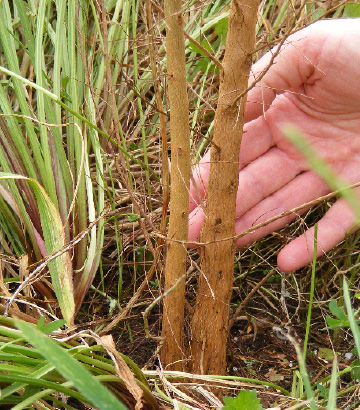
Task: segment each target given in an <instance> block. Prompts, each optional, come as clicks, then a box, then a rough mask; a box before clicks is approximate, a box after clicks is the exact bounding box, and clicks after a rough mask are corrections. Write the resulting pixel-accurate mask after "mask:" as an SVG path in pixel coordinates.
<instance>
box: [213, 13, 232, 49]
mask: <svg viewBox="0 0 360 410" xmlns="http://www.w3.org/2000/svg"><path fill="white" fill-rule="evenodd" d="M228 27H229V19H228V18H224V19H221V20H220V21H218V22H217V23H216V26H215V32H216V34H217V35H218V36H219V37H220V41H221V43H222V44H225V42H226V35H227V31H228Z"/></svg>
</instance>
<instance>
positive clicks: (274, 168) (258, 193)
mask: <svg viewBox="0 0 360 410" xmlns="http://www.w3.org/2000/svg"><path fill="white" fill-rule="evenodd" d="M300 172H301V169H300V168H299V167H298V165H297V164H296V163H295V162H294V161H292V160H291V159H290V158H289V157H288V156H287V155H286V154H285V153H284V152H283V151H281V150H279V149H278V148H271V149H270V150H269V151H268V152H266V153H265V154H264V155H262V156H261V157H260V158H258V159H256V160H255V161H254V162H252V163H251V164H249V165H248V166H247V167H245V168H244V169H242V171H241V172H240V174H239V188H238V192H237V198H236V218H238V217H240V216H241V215H244V214H245V212H247V211H248V210H249V209H251V208H252V207H254V206H255V205H256V204H258V203H260V202H261V201H262V200H264V199H265V198H267V197H268V196H269V195H271V194H273V193H274V192H276V191H278V190H279V189H280V188H282V187H283V186H285V185H286V184H288V183H289V182H290V181H292V180H293V179H294V178H295V177H296V176H297V175H298V174H299V173H300Z"/></svg>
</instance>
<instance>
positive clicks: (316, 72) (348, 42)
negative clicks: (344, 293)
mask: <svg viewBox="0 0 360 410" xmlns="http://www.w3.org/2000/svg"><path fill="white" fill-rule="evenodd" d="M272 52H273V51H270V52H268V53H267V54H266V55H265V56H264V57H263V58H261V59H260V60H259V61H258V62H257V63H256V64H255V65H254V66H253V69H252V76H251V78H250V84H251V83H252V82H253V80H254V79H255V78H257V77H258V76H259V75H260V74H261V73H262V71H263V70H264V69H265V67H266V66H267V65H268V63H269V61H270V58H271V55H272ZM245 122H246V124H245V126H244V135H243V139H242V142H241V149H240V154H239V188H238V193H237V206H236V222H235V230H236V233H237V234H238V233H241V232H242V231H244V230H246V229H248V228H251V227H252V226H253V225H255V224H258V223H260V222H263V221H266V220H267V219H269V218H271V217H273V216H276V215H279V214H280V213H282V212H284V211H288V210H290V209H292V208H295V207H296V206H299V205H301V204H303V203H306V202H309V201H311V200H314V199H316V198H318V197H320V196H322V195H325V194H327V193H329V192H330V189H329V187H328V186H327V185H326V183H325V182H324V181H322V180H321V179H320V178H319V177H318V176H317V175H315V174H314V173H313V172H311V169H310V167H309V166H308V164H307V162H306V160H305V159H304V158H303V156H302V155H301V153H300V152H299V151H298V150H297V149H296V148H295V147H294V146H293V145H291V143H290V142H289V141H288V140H287V139H286V137H285V135H284V133H283V132H282V129H283V127H284V125H287V124H289V123H291V124H293V125H294V126H296V127H297V128H298V129H299V130H300V131H301V132H302V133H303V134H304V136H305V137H306V139H307V141H308V143H309V144H310V145H311V146H312V147H313V148H314V149H315V150H316V152H317V153H318V155H320V156H321V157H322V158H324V159H325V160H326V161H327V162H328V164H329V165H330V166H331V167H332V168H333V170H334V171H335V172H336V173H337V174H338V175H339V176H340V177H341V178H342V179H343V180H344V181H346V182H347V183H349V184H354V183H357V182H359V181H360V155H359V152H360V19H339V20H328V21H320V22H317V23H315V24H313V25H311V26H309V27H307V28H305V29H303V30H301V31H299V32H297V33H295V34H293V35H292V36H290V37H289V38H288V40H287V41H286V43H285V44H284V46H283V47H282V49H281V51H280V54H279V55H278V56H277V57H276V59H275V64H273V65H272V66H271V68H270V70H269V71H268V72H267V73H266V74H265V76H264V77H263V79H262V80H261V82H259V83H258V84H257V85H256V87H254V88H253V89H252V90H251V91H250V92H249V94H248V98H247V106H246V112H245ZM209 159H210V152H208V153H207V154H206V155H205V156H204V158H203V159H202V160H201V161H200V162H199V164H197V166H196V167H195V168H194V170H193V177H194V179H193V182H192V183H191V188H190V212H191V213H190V217H189V240H190V241H198V240H199V236H200V229H201V226H202V223H203V220H204V213H203V210H202V205H203V203H204V201H202V200H201V201H199V200H198V194H200V195H201V197H202V198H203V199H206V188H207V181H208V177H209V170H210V164H209ZM194 182H195V184H196V187H197V188H195V186H194ZM354 192H355V193H356V194H357V195H358V196H359V198H360V189H359V188H357V189H355V190H354ZM359 201H360V199H359ZM201 204H202V205H201ZM359 205H360V204H359ZM296 216H297V215H292V216H289V217H285V218H282V219H280V220H278V221H276V222H274V223H272V224H270V225H268V226H266V227H263V228H261V229H258V230H256V231H255V232H254V233H251V234H248V235H246V236H244V237H243V238H241V239H239V240H238V241H237V245H238V246H239V247H244V246H246V245H248V244H250V243H252V242H253V241H255V240H257V239H259V238H262V237H264V236H265V235H267V234H269V233H271V232H273V231H275V230H278V229H279V228H281V227H283V226H285V225H286V224H288V223H289V222H290V221H291V220H292V219H294V218H296ZM357 228H358V227H357V226H356V218H355V215H354V213H353V212H352V210H351V208H350V207H349V206H348V205H347V203H346V202H345V201H344V200H343V199H338V200H337V201H336V203H335V204H334V205H333V206H332V207H331V208H330V209H329V210H328V212H327V213H326V214H325V215H324V216H323V218H322V219H321V220H320V221H319V222H318V247H317V255H318V256H320V255H322V254H324V253H325V252H327V251H329V250H330V249H332V248H333V247H335V246H336V245H337V244H338V243H339V242H341V241H342V240H343V239H344V238H345V236H346V235H347V234H348V233H349V232H352V231H355V230H356V229H357ZM313 233H314V228H313V227H312V228H310V229H309V230H307V231H306V232H305V233H303V234H302V235H300V236H299V237H297V238H296V239H294V240H293V241H291V242H290V243H289V244H287V245H286V246H285V247H284V248H283V249H282V250H281V251H280V253H279V255H278V260H277V263H278V267H279V269H281V270H282V271H284V272H290V271H293V270H296V269H299V268H301V267H303V266H305V265H307V264H308V263H309V262H310V261H311V260H312V255H313V248H314V236H313Z"/></svg>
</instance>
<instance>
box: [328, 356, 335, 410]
mask: <svg viewBox="0 0 360 410" xmlns="http://www.w3.org/2000/svg"><path fill="white" fill-rule="evenodd" d="M336 367H337V359H336V354H335V355H334V360H333V367H332V371H331V380H330V386H329V398H328V404H327V407H326V410H336V385H337V371H336Z"/></svg>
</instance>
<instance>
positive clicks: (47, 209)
mask: <svg viewBox="0 0 360 410" xmlns="http://www.w3.org/2000/svg"><path fill="white" fill-rule="evenodd" d="M1 179H4V180H11V179H12V180H19V179H21V180H24V181H26V182H27V183H28V184H29V185H30V186H31V187H32V189H33V191H34V194H35V198H36V202H37V206H38V210H39V215H40V220H41V227H42V230H43V235H44V242H45V247H46V251H47V254H48V255H51V254H52V253H54V252H57V251H59V250H60V249H62V248H63V247H64V246H65V235H64V227H63V223H62V220H61V218H60V215H59V213H58V211H57V210H56V208H55V206H54V204H53V203H52V202H51V199H50V198H49V196H48V195H47V193H46V191H45V189H44V188H43V187H42V186H41V185H40V184H39V183H38V182H37V181H35V180H34V179H32V178H26V177H24V176H21V175H16V174H11V173H6V172H0V180H1ZM48 268H49V271H50V275H51V280H52V285H53V287H54V291H55V294H56V297H57V300H58V302H59V306H60V309H61V313H62V315H63V317H64V319H65V320H66V322H67V323H68V324H69V325H71V324H72V323H73V321H74V315H75V302H74V291H73V282H72V263H71V259H70V255H69V253H68V252H65V253H62V254H61V255H59V256H58V257H57V258H55V259H54V260H52V261H51V262H49V263H48Z"/></svg>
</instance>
